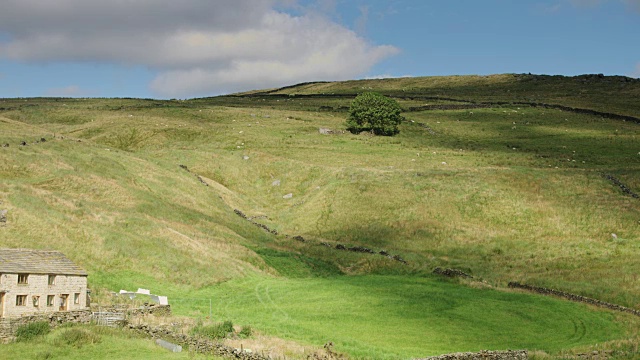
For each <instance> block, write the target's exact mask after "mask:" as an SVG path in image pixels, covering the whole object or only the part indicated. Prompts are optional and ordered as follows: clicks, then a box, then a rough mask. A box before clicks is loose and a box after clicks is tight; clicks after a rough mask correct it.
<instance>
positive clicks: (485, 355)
mask: <svg viewBox="0 0 640 360" xmlns="http://www.w3.org/2000/svg"><path fill="white" fill-rule="evenodd" d="M528 358H529V353H528V351H527V350H506V351H489V350H483V351H480V352H476V353H471V352H466V353H453V354H445V355H440V356H431V357H426V358H421V359H416V360H476V359H477V360H526V359H528Z"/></svg>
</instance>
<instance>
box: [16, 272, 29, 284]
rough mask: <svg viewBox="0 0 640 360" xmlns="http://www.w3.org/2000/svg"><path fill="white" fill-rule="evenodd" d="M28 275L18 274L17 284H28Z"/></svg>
mask: <svg viewBox="0 0 640 360" xmlns="http://www.w3.org/2000/svg"><path fill="white" fill-rule="evenodd" d="M28 283H29V274H18V284H28Z"/></svg>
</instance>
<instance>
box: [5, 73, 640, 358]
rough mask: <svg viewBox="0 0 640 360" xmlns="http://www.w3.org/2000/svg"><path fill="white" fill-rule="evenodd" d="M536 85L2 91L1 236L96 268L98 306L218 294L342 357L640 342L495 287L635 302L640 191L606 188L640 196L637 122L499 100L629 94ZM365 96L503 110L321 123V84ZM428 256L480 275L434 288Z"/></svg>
mask: <svg viewBox="0 0 640 360" xmlns="http://www.w3.org/2000/svg"><path fill="white" fill-rule="evenodd" d="M533 79H534V78H531V77H529V78H527V77H526V76H524V77H522V76H520V77H518V76H513V75H496V76H492V77H445V78H437V77H436V78H410V79H395V80H377V81H373V80H367V81H359V82H342V83H320V84H308V85H302V86H300V87H292V88H288V89H283V90H281V91H276V92H275V93H278V94H285V96H282V95H278V96H274V95H269V94H260V95H256V94H253V95H252V96H244V97H243V96H229V97H216V98H205V99H194V100H188V101H160V100H141V99H45V98H42V99H0V146H1V145H2V144H5V143H6V144H9V147H0V209H7V210H8V214H7V218H8V219H7V224H6V226H1V227H0V246H1V247H23V248H40V249H45V248H46V249H56V250H60V251H63V252H64V253H65V254H67V256H69V257H70V258H71V259H73V260H74V261H75V262H77V263H78V264H79V265H81V266H82V267H84V268H86V269H87V270H88V272H89V274H90V275H89V283H90V287H91V288H92V289H94V294H96V295H97V296H96V297H95V301H98V302H108V301H110V300H111V298H110V296H109V295H108V292H109V291H116V292H117V291H118V290H120V289H122V288H123V289H130V290H135V289H137V288H138V287H142V288H149V289H151V290H152V292H153V293H156V294H164V295H168V296H169V300H170V302H171V303H172V306H173V309H174V312H175V313H177V314H180V315H186V316H190V317H194V318H202V317H206V316H207V315H208V313H209V299H212V300H211V301H212V303H213V304H214V305H215V306H213V309H212V312H213V315H214V318H217V319H219V320H224V319H231V320H233V321H234V323H237V324H250V325H252V327H253V328H254V329H256V330H257V331H258V332H259V333H262V334H265V335H269V336H277V337H281V338H283V339H287V340H289V341H294V342H299V343H300V344H303V345H304V346H316V347H320V346H322V344H324V343H325V342H327V341H333V342H334V343H335V344H336V350H337V351H339V352H343V353H346V354H348V355H351V356H353V357H360V358H389V359H391V358H411V357H419V356H426V355H430V354H439V353H446V352H455V351H463V350H480V349H506V348H527V349H530V350H535V349H539V350H543V351H545V352H547V353H550V354H560V353H562V352H566V351H573V350H572V349H576V351H578V350H577V349H584V348H589V346H592V345H593V346H595V344H602V343H603V342H604V343H605V344H606V343H610V342H609V341H622V340H624V341H627V340H628V341H631V342H635V341H636V340H635V339H636V336H637V335H636V331H635V329H636V321H635V320H634V319H630V318H629V317H628V316H622V315H619V314H612V313H610V312H602V311H595V310H594V309H592V308H587V307H585V306H582V305H578V304H573V303H569V302H566V301H562V300H555V299H549V298H543V297H539V296H534V295H528V294H522V293H512V292H508V291H506V292H505V291H504V288H506V284H507V283H508V282H509V281H520V282H525V283H529V284H533V285H539V286H547V287H551V288H556V289H560V290H563V291H568V292H572V293H577V294H580V295H584V296H589V297H593V298H597V299H600V300H604V301H609V302H613V303H617V304H620V305H624V306H629V307H634V308H639V307H640V303H638V301H637V299H638V297H639V296H640V283H639V282H638V274H639V273H640V265H639V264H638V262H637V260H636V259H637V258H638V256H640V245H639V243H638V239H640V221H639V219H640V200H639V199H637V198H633V197H632V196H630V195H629V194H626V193H624V192H622V191H621V189H620V187H618V186H617V185H616V184H614V183H613V182H612V181H610V180H609V179H607V178H606V177H605V176H610V177H614V178H616V179H618V180H619V181H620V182H621V183H623V184H625V185H626V186H627V187H628V189H630V190H631V191H632V192H635V193H640V180H639V179H640V147H639V146H638V143H639V142H638V138H639V136H640V125H638V124H636V123H634V122H631V121H622V120H614V119H608V118H603V117H601V116H596V115H588V114H578V113H574V112H568V111H561V110H557V109H545V108H541V107H529V106H526V105H522V104H513V105H510V104H508V102H513V101H516V102H521V101H532V96H531V94H533V95H535V98H534V99H533V100H535V102H547V103H550V104H556V105H565V106H571V107H580V108H584V109H590V110H596V111H602V112H611V113H616V114H620V115H628V116H639V115H640V111H639V108H640V104H639V103H638V100H637V99H638V98H640V97H638V96H637V95H638V94H639V92H640V83H639V82H638V81H636V82H633V81H632V82H621V81H620V80H619V79H617V78H604V80H601V81H598V80H593V79H591V80H589V81H587V82H583V81H581V80H580V79H574V78H558V77H549V78H548V79H547V78H545V79H544V80H533ZM605 80H606V81H605ZM369 88H371V89H372V90H377V91H380V92H382V93H386V94H388V95H392V96H403V98H402V99H399V101H400V103H401V105H402V106H403V107H404V108H405V109H408V108H409V107H413V106H423V105H426V104H427V103H428V104H430V105H438V104H440V105H446V104H456V103H459V104H463V103H465V102H456V101H453V100H452V99H459V100H465V101H467V102H466V104H472V103H474V102H481V101H493V102H507V103H505V104H501V105H495V106H491V107H488V108H487V107H485V108H477V109H464V110H462V109H458V110H429V111H411V112H405V113H404V114H403V115H404V116H405V117H406V119H407V121H406V122H405V123H404V124H402V125H401V127H400V133H399V134H398V135H397V136H394V137H372V136H368V135H364V134H363V135H354V134H350V133H338V134H334V135H322V134H320V133H319V131H318V129H319V128H330V129H333V130H338V131H339V130H343V129H344V120H345V118H346V116H347V113H346V112H345V111H344V108H345V107H347V106H348V105H349V101H350V97H349V96H351V95H349V96H339V97H331V96H330V94H333V93H335V94H352V95H355V93H357V92H360V91H364V90H369ZM286 94H325V95H324V96H318V97H297V96H289V95H286ZM328 94H329V95H328ZM403 94H404V95H406V94H410V96H404V95H403ZM518 94H520V95H518ZM420 96H422V98H420ZM438 96H439V97H442V98H447V99H449V100H447V99H443V100H437V99H436V100H433V98H436V97H438ZM427 98H428V99H427ZM40 138H45V139H46V141H45V142H38V143H36V141H37V140H39V139H40ZM21 141H26V142H27V143H28V145H27V146H20V145H19V144H20V142H21ZM180 165H183V166H184V167H186V169H188V171H187V170H186V169H185V168H184V167H180ZM198 177H199V178H198ZM201 180H202V181H201ZM276 180H278V181H276ZM203 182H205V183H206V184H207V185H208V186H205V185H204V184H203ZM286 194H292V197H291V198H290V199H286V198H283V196H284V195H286ZM234 209H239V210H241V211H242V212H243V213H245V214H246V215H247V216H249V217H252V218H254V221H257V222H258V223H261V224H264V225H266V226H268V227H269V228H272V229H276V230H277V231H278V232H279V235H277V236H274V235H272V234H269V233H267V232H265V231H263V230H262V229H260V228H258V227H256V226H254V225H252V224H251V223H250V222H248V221H246V220H244V219H242V218H241V217H239V216H237V215H236V214H234V212H233V210H234ZM612 234H615V236H613V235H612ZM296 235H300V236H303V237H304V238H305V239H306V240H307V241H306V242H300V241H297V240H294V239H293V236H296ZM322 242H325V243H327V244H328V245H329V246H330V247H327V246H323V245H321V244H320V243H322ZM337 244H343V245H345V246H347V247H351V246H361V247H367V248H370V249H372V250H374V251H375V252H378V251H381V250H384V251H387V252H388V253H390V254H394V255H398V256H400V257H402V258H403V259H405V260H407V264H403V263H401V262H398V261H395V260H392V259H389V258H386V257H384V256H380V255H372V254H365V253H354V252H348V251H339V250H335V249H334V247H335V245H337ZM436 266H442V267H451V268H457V269H461V270H463V271H465V272H468V273H470V274H472V275H474V276H475V277H476V280H477V281H472V282H469V281H462V282H458V281H442V280H438V279H437V278H436V277H434V276H433V275H430V273H431V271H432V270H433V268H435V267H436ZM12 346H21V345H18V344H16V345H12Z"/></svg>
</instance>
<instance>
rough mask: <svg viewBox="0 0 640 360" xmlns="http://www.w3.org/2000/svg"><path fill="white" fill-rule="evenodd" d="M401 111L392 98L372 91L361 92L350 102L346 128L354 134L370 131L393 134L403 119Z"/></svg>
mask: <svg viewBox="0 0 640 360" xmlns="http://www.w3.org/2000/svg"><path fill="white" fill-rule="evenodd" d="M401 111H402V109H401V108H400V105H398V103H397V102H396V101H395V100H393V99H389V98H388V97H386V96H383V95H380V94H378V93H374V92H366V93H362V94H360V95H358V96H356V98H355V99H353V101H352V102H351V107H350V108H349V118H348V119H347V130H349V131H351V132H352V133H354V134H357V133H359V132H361V131H372V132H373V133H374V134H376V135H386V136H391V135H395V134H397V133H398V132H399V130H398V125H399V124H400V122H402V120H404V118H403V117H402V115H400V112H401Z"/></svg>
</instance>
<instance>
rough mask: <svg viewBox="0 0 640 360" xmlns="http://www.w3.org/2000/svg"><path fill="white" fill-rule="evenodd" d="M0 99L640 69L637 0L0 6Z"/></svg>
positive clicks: (35, 0) (637, 73)
mask: <svg viewBox="0 0 640 360" xmlns="http://www.w3.org/2000/svg"><path fill="white" fill-rule="evenodd" d="M0 8H1V9H2V11H0V97H32V96H71V97H143V98H191V97H201V96H211V95H218V94H225V93H230V92H236V91H243V90H251V89H261V88H269V87H279V86H285V85H290V84H294V83H298V82H305V81H314V80H346V79H359V78H372V77H399V76H434V75H462V74H480V75H486V74H497V73H528V72H531V73H537V74H560V75H578V74H585V73H604V74H608V75H626V76H632V77H640V45H638V43H640V40H639V39H640V0H482V1H480V0H447V1H444V0H440V1H431V0H390V1H381V0H216V1H210V0H183V1H175V0H171V1H170V0H117V1H108V2H106V1H103V0H57V1H41V0H0Z"/></svg>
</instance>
